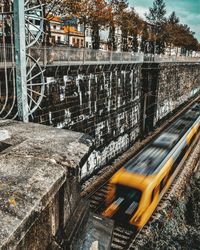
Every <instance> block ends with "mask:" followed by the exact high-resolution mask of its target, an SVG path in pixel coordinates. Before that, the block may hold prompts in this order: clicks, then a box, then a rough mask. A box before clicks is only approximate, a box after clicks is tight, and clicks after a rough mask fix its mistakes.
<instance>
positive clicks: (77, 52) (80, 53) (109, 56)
mask: <svg viewBox="0 0 200 250" xmlns="http://www.w3.org/2000/svg"><path fill="white" fill-rule="evenodd" d="M30 53H31V55H32V56H34V57H35V56H36V55H40V58H41V61H42V62H43V63H44V64H45V65H49V64H50V65H52V64H60V65H65V64H79V63H82V64H87V63H92V64H97V63H98V64H100V63H127V62H129V63H130V62H138V63H140V62H143V58H144V57H143V54H142V53H130V52H113V51H103V50H92V49H74V48H62V47H51V48H31V50H30Z"/></svg>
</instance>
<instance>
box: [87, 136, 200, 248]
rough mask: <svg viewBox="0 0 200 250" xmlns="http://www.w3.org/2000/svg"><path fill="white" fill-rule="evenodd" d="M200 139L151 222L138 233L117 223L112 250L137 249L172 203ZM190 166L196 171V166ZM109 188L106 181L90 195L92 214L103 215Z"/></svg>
mask: <svg viewBox="0 0 200 250" xmlns="http://www.w3.org/2000/svg"><path fill="white" fill-rule="evenodd" d="M199 138H200V133H198V135H197V136H196V138H195V140H194V141H193V143H192V144H191V146H190V148H189V149H188V151H187V153H186V154H185V155H184V157H183V158H182V160H181V161H180V162H179V165H178V167H177V169H176V174H175V177H174V179H173V183H172V184H171V185H170V187H169V189H168V191H167V192H166V193H164V194H163V197H161V198H162V200H160V203H159V205H158V207H157V209H156V210H155V212H154V214H153V215H152V217H151V219H150V221H149V222H148V223H147V224H146V225H145V226H144V228H143V229H141V230H140V231H137V230H136V229H135V228H134V227H133V226H131V225H129V224H125V223H120V222H119V221H115V225H114V231H113V238H112V245H111V249H112V250H117V249H118V250H126V249H127V250H128V249H129V250H133V249H135V242H136V240H138V239H140V238H141V237H143V235H144V233H145V230H146V229H147V228H148V226H149V224H150V223H151V222H152V221H153V220H156V219H158V218H159V217H160V216H161V214H160V211H162V209H163V206H164V205H165V203H166V201H170V199H171V193H172V191H173V190H174V188H178V187H177V186H176V182H177V181H178V179H179V178H180V176H181V173H182V170H183V169H184V165H185V162H186V160H187V158H188V156H189V155H190V154H191V152H192V150H193V149H194V148H195V145H196V143H197V142H198V140H199ZM197 163H198V161H197V162H196V164H197ZM196 164H194V166H190V170H191V168H192V169H193V170H194V168H195V165H196ZM108 188H109V182H108V181H106V182H105V183H103V184H102V185H101V186H100V187H99V188H98V189H96V190H95V191H93V192H92V193H90V195H89V196H88V197H87V199H89V200H90V209H91V211H92V212H94V213H97V214H101V212H102V211H103V210H104V208H105V198H106V193H107V191H108Z"/></svg>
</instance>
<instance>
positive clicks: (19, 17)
mask: <svg viewBox="0 0 200 250" xmlns="http://www.w3.org/2000/svg"><path fill="white" fill-rule="evenodd" d="M13 2H14V34H15V53H16V54H15V56H16V88H17V106H18V116H19V119H20V120H22V121H23V122H28V100H27V86H26V44H25V17H24V0H14V1H13Z"/></svg>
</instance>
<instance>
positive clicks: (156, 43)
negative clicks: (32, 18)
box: [45, 0, 199, 54]
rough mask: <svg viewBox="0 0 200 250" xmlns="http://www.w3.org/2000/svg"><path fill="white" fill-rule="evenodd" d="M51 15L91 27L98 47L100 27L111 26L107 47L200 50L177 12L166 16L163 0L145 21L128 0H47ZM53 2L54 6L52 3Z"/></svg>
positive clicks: (95, 47)
mask: <svg viewBox="0 0 200 250" xmlns="http://www.w3.org/2000/svg"><path fill="white" fill-rule="evenodd" d="M45 3H46V9H49V8H48V5H49V4H50V5H52V6H54V7H53V8H52V7H51V8H50V11H51V13H52V15H53V14H54V12H55V14H56V15H58V14H59V15H61V16H64V17H66V18H72V17H74V16H75V17H76V18H77V19H78V21H79V23H81V24H82V26H83V27H84V34H85V31H86V29H87V28H88V27H89V28H90V29H91V30H92V46H93V48H94V49H99V46H100V35H99V32H100V30H103V29H108V30H109V36H108V41H107V42H108V48H109V49H110V50H116V49H117V46H119V42H120V47H121V50H123V51H130V50H131V51H138V48H140V50H141V51H144V52H145V53H158V54H160V53H163V52H164V51H165V49H166V47H167V48H170V50H171V49H172V48H173V47H181V48H182V50H183V51H184V50H185V51H186V50H187V51H192V50H199V43H198V41H197V39H196V38H195V37H194V33H193V32H192V31H191V30H190V28H189V27H188V26H187V25H184V24H182V23H180V21H179V18H178V17H177V16H176V13H175V12H172V14H171V15H170V16H169V17H167V16H166V4H165V2H164V0H154V2H153V6H152V7H149V11H148V13H146V21H144V20H143V19H142V18H141V17H139V15H138V14H137V13H136V11H135V9H134V8H133V7H130V6H129V4H128V1H127V0H54V1H45ZM53 3H54V5H53ZM116 29H120V31H121V38H120V41H117V40H116V36H115V33H116Z"/></svg>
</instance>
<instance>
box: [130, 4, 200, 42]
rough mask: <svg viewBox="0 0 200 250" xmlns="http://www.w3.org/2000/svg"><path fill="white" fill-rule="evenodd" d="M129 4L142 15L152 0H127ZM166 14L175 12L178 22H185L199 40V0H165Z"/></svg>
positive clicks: (150, 5)
mask: <svg viewBox="0 0 200 250" xmlns="http://www.w3.org/2000/svg"><path fill="white" fill-rule="evenodd" d="M128 1H129V4H130V6H133V7H134V8H135V10H136V11H137V13H138V14H139V15H140V16H142V17H144V13H145V12H147V13H148V10H149V7H152V6H153V0H128ZM164 2H165V4H166V9H167V15H168V16H169V14H171V13H172V11H175V12H176V15H177V16H178V17H179V19H180V22H181V23H183V24H187V25H188V26H189V27H190V29H191V30H192V31H194V32H195V37H196V38H197V39H198V40H199V42H200V0H165V1H164Z"/></svg>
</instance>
